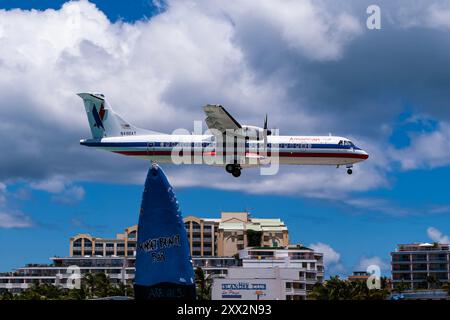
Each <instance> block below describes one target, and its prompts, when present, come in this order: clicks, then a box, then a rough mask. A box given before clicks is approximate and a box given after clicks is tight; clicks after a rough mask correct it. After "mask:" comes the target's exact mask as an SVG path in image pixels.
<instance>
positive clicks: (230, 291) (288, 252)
mask: <svg viewBox="0 0 450 320" xmlns="http://www.w3.org/2000/svg"><path fill="white" fill-rule="evenodd" d="M239 257H240V260H241V262H242V266H241V267H230V268H229V269H228V273H227V275H226V276H225V277H222V278H213V287H212V299H213V300H223V299H243V300H305V299H306V298H307V295H308V293H309V292H310V291H311V290H312V289H313V287H314V285H315V284H316V283H322V282H323V277H324V265H323V254H322V253H318V252H314V251H313V250H312V249H309V248H306V247H303V246H301V245H297V246H287V247H285V248H267V247H260V248H246V249H243V250H241V251H240V252H239Z"/></svg>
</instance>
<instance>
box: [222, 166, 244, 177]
mask: <svg viewBox="0 0 450 320" xmlns="http://www.w3.org/2000/svg"><path fill="white" fill-rule="evenodd" d="M225 170H226V171H227V172H228V173H231V174H232V175H233V177H236V178H237V177H239V176H240V175H241V167H240V166H239V165H236V164H227V165H226V166H225Z"/></svg>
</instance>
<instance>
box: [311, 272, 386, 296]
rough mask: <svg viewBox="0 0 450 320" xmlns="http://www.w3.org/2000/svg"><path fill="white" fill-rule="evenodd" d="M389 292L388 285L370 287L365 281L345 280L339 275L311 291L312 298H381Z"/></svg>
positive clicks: (317, 285)
mask: <svg viewBox="0 0 450 320" xmlns="http://www.w3.org/2000/svg"><path fill="white" fill-rule="evenodd" d="M388 294H389V291H388V289H387V288H386V286H385V287H384V288H383V287H381V288H380V289H369V288H368V287H367V284H366V282H365V281H348V280H347V281H345V280H341V279H339V276H334V277H331V278H330V279H329V280H327V281H325V282H324V283H323V284H320V283H318V284H316V285H315V286H314V287H313V290H312V291H311V292H310V293H309V295H308V299H312V300H381V299H385V298H386V297H387V295H388Z"/></svg>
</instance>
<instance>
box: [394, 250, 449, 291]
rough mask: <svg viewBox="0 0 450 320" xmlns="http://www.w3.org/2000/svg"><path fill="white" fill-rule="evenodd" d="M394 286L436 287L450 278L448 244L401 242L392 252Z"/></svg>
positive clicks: (408, 287)
mask: <svg viewBox="0 0 450 320" xmlns="http://www.w3.org/2000/svg"><path fill="white" fill-rule="evenodd" d="M391 265H392V283H393V286H394V287H396V286H399V285H400V284H403V286H406V287H407V289H410V290H417V289H436V287H439V286H440V285H442V284H444V283H448V282H449V280H450V251H449V245H448V244H438V243H434V244H430V243H420V244H419V243H413V244H399V245H398V246H397V249H396V251H395V252H391Z"/></svg>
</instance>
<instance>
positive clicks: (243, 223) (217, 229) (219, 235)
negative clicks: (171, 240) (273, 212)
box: [184, 212, 289, 257]
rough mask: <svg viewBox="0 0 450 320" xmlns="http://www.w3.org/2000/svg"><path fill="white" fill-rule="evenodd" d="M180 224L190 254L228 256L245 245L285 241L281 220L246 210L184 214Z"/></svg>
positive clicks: (279, 244) (284, 228)
mask: <svg viewBox="0 0 450 320" xmlns="http://www.w3.org/2000/svg"><path fill="white" fill-rule="evenodd" d="M184 223H185V226H186V231H187V234H188V238H189V242H190V249H191V255H192V256H213V257H214V256H222V257H223V256H228V257H230V256H234V255H236V254H237V253H238V251H240V250H242V249H244V248H245V247H249V246H254V245H256V246H262V247H284V246H287V245H288V244H289V237H288V229H287V227H286V225H285V224H284V222H283V221H281V220H280V219H260V218H252V217H251V216H250V213H248V212H222V213H221V216H220V218H217V219H209V218H198V217H194V216H187V217H186V218H184ZM251 235H253V236H251ZM255 239H256V241H257V243H254V240H255Z"/></svg>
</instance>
